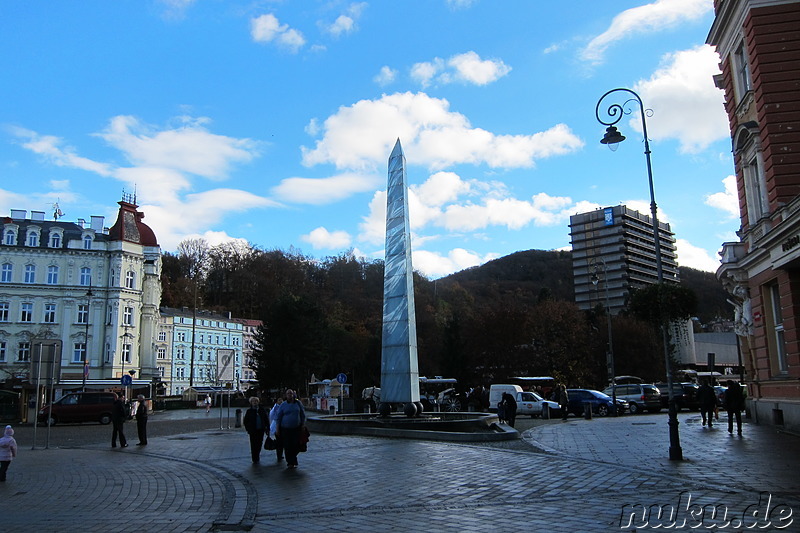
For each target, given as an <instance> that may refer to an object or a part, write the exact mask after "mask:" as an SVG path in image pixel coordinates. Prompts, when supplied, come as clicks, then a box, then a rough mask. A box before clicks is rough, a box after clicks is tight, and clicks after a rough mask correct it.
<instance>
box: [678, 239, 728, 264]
mask: <svg viewBox="0 0 800 533" xmlns="http://www.w3.org/2000/svg"><path fill="white" fill-rule="evenodd" d="M675 250H676V252H677V254H678V264H679V265H680V266H682V267H688V268H694V269H695V270H703V271H706V272H716V271H717V269H718V268H719V265H720V260H719V257H717V258H714V257H712V256H711V254H710V253H708V250H705V249H703V248H699V247H697V246H694V245H693V244H691V243H690V242H689V241H687V240H686V239H676V240H675Z"/></svg>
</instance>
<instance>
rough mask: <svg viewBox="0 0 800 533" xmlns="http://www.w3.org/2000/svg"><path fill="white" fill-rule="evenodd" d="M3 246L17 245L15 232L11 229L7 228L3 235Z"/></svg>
mask: <svg viewBox="0 0 800 533" xmlns="http://www.w3.org/2000/svg"><path fill="white" fill-rule="evenodd" d="M3 244H5V245H6V246H14V245H15V244H17V232H16V230H13V229H11V228H8V229H7V230H6V231H5V232H4V233H3Z"/></svg>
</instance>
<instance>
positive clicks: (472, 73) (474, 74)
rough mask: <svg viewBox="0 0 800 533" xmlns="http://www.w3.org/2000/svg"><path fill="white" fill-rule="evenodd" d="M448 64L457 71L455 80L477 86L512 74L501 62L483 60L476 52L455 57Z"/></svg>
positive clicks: (497, 60) (509, 68)
mask: <svg viewBox="0 0 800 533" xmlns="http://www.w3.org/2000/svg"><path fill="white" fill-rule="evenodd" d="M447 64H448V65H449V66H451V67H453V69H454V70H455V75H454V79H456V80H458V81H463V82H466V83H474V84H475V85H486V84H488V83H492V82H493V81H497V80H498V79H500V78H502V77H503V76H505V75H506V74H508V73H509V72H511V67H509V66H508V65H506V64H505V63H503V62H502V61H501V60H499V59H494V60H492V59H486V60H482V59H481V58H480V56H479V55H478V54H476V53H475V52H466V53H463V54H458V55H455V56H453V57H451V58H450V60H449V61H448V62H447Z"/></svg>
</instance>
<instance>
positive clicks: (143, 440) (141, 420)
mask: <svg viewBox="0 0 800 533" xmlns="http://www.w3.org/2000/svg"><path fill="white" fill-rule="evenodd" d="M137 400H138V402H137V404H136V432H137V433H138V435H139V443H138V444H137V446H147V402H146V401H145V399H144V395H143V394H140V395H139V396H138V397H137Z"/></svg>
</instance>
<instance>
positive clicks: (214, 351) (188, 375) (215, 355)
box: [156, 307, 247, 395]
mask: <svg viewBox="0 0 800 533" xmlns="http://www.w3.org/2000/svg"><path fill="white" fill-rule="evenodd" d="M157 339H158V340H157V342H156V351H157V353H158V354H159V355H158V357H157V361H159V370H158V372H159V375H160V376H161V378H160V379H161V383H162V389H163V390H164V391H165V392H166V394H169V395H181V394H183V393H184V391H186V389H188V388H189V387H208V386H226V385H227V384H230V386H231V387H232V388H234V389H236V390H241V389H242V376H243V373H242V368H243V362H244V356H243V352H244V326H243V324H242V323H241V322H240V321H239V320H238V319H232V318H230V317H229V316H225V315H220V314H214V313H210V312H208V311H202V310H199V309H198V310H197V311H193V310H192V309H172V308H168V307H162V308H161V310H160V320H159V325H158V335H157ZM162 354H163V355H164V357H161V355H162ZM245 388H247V386H245Z"/></svg>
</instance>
